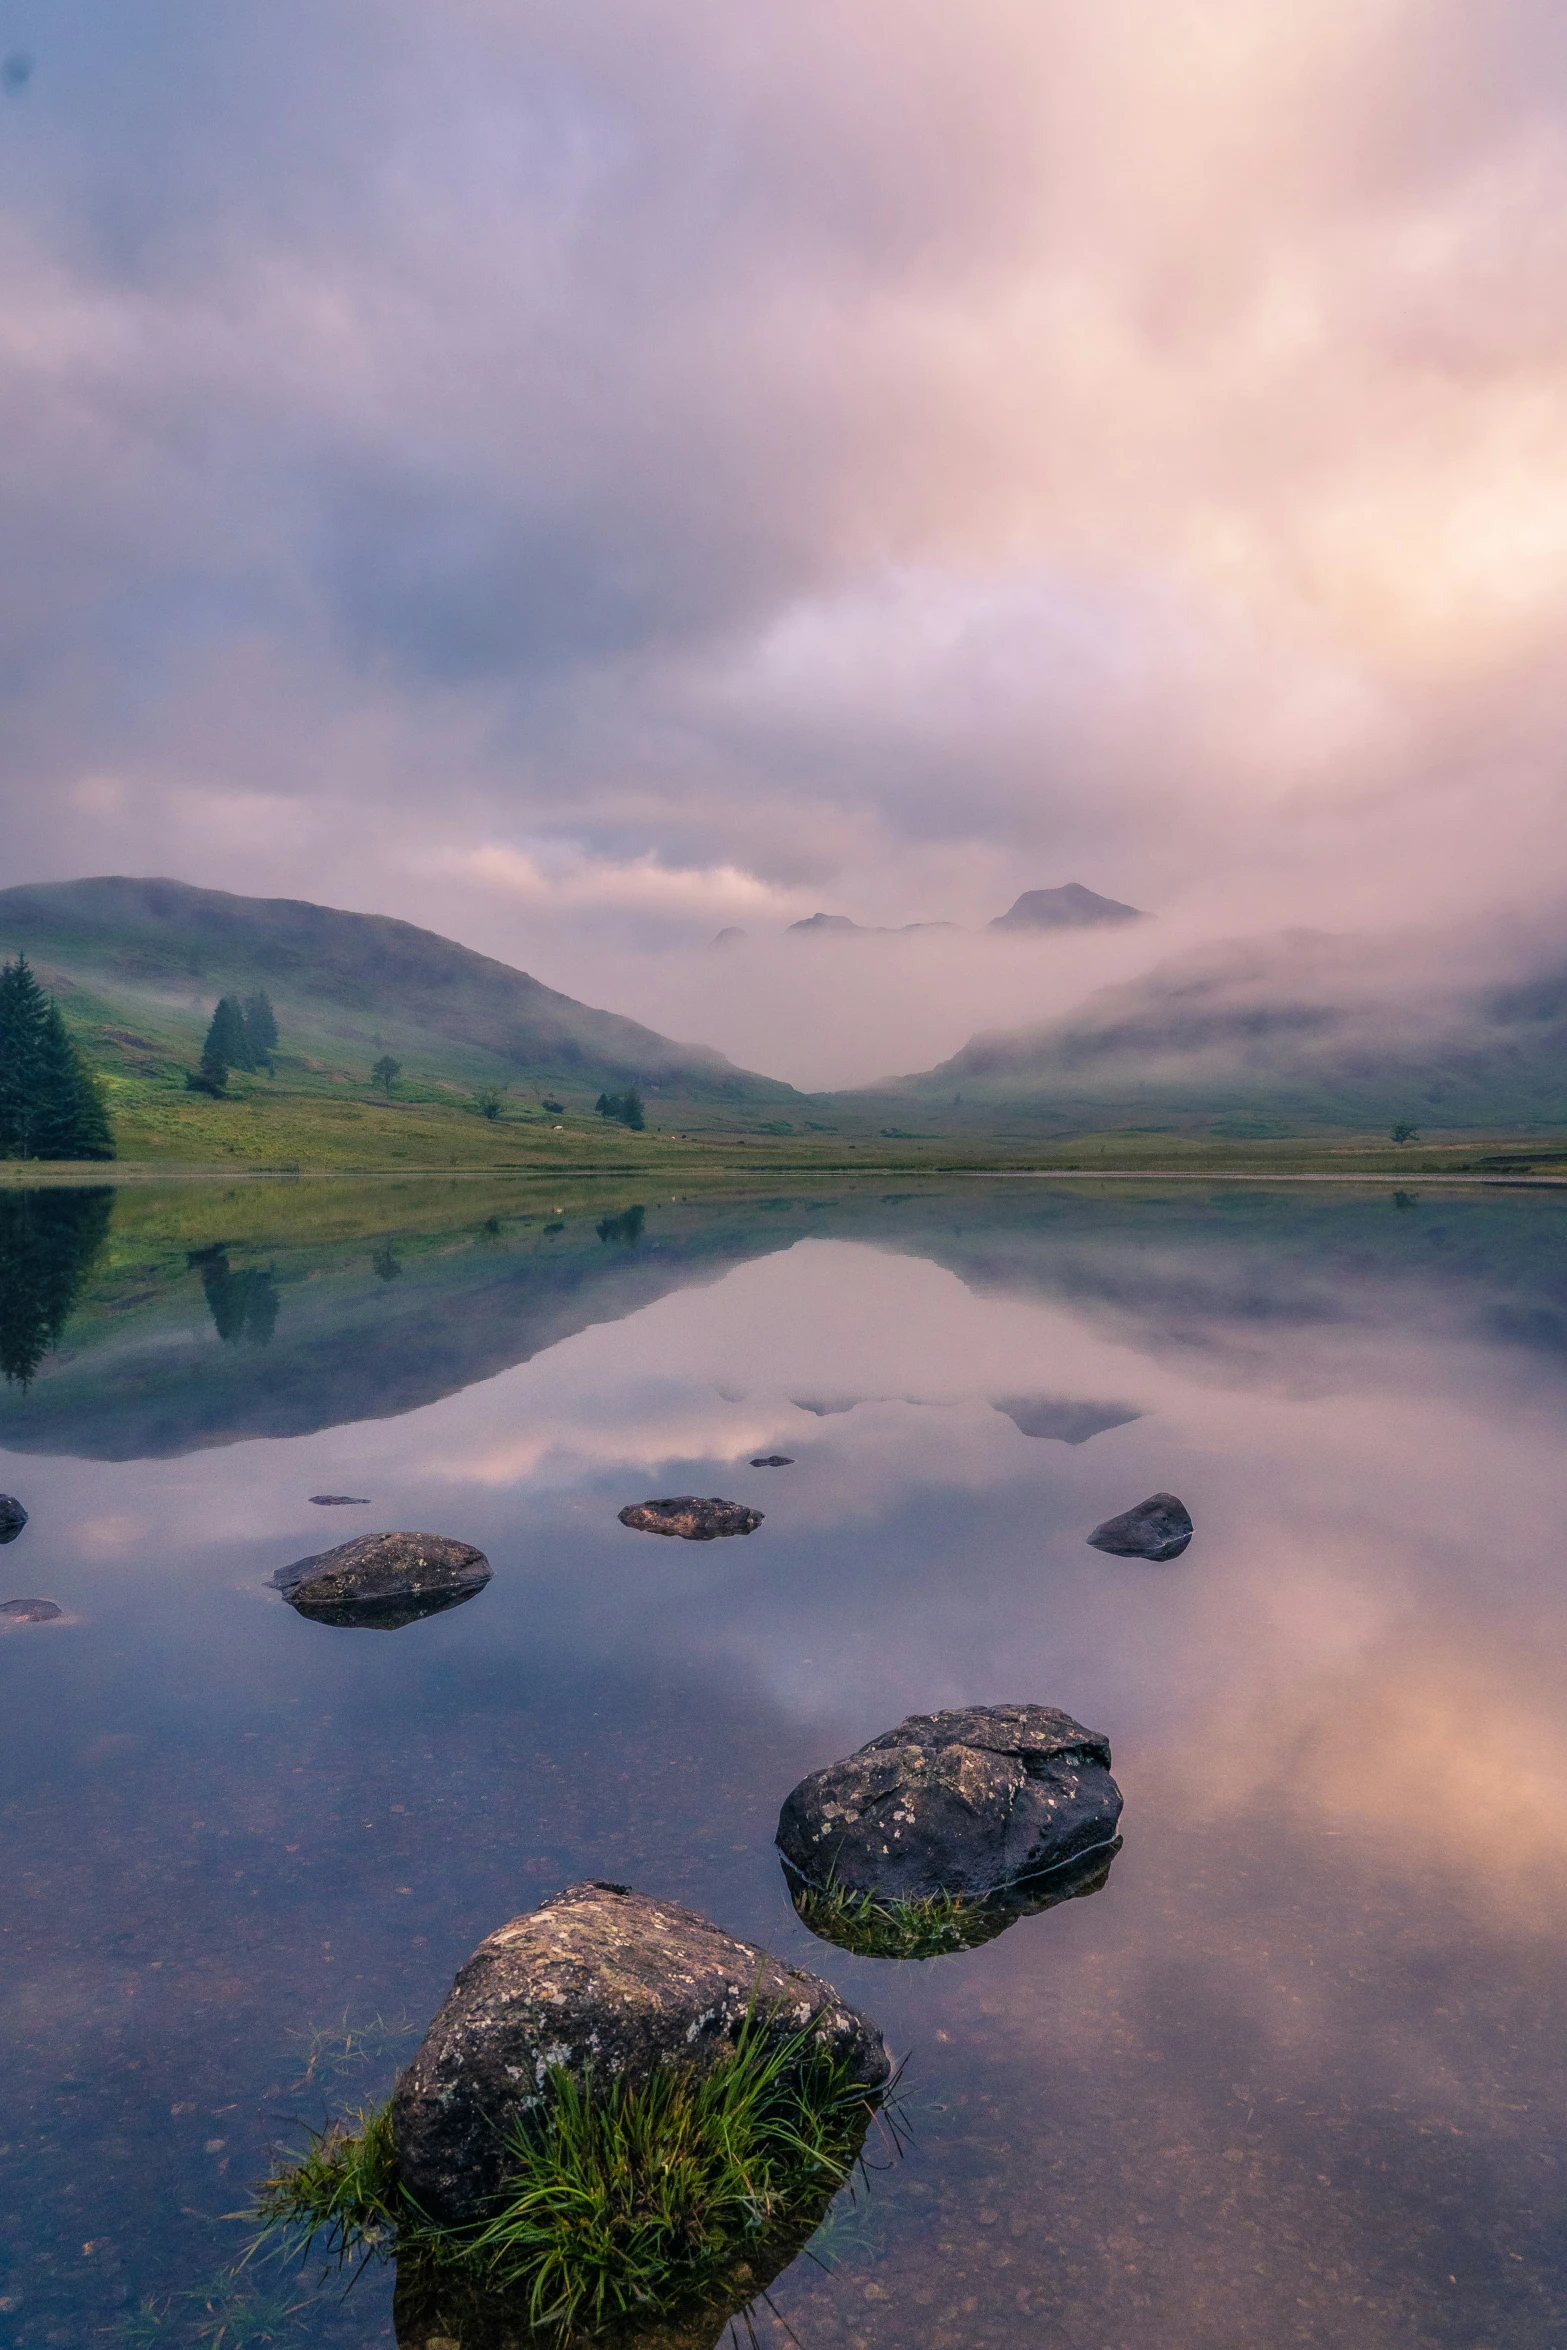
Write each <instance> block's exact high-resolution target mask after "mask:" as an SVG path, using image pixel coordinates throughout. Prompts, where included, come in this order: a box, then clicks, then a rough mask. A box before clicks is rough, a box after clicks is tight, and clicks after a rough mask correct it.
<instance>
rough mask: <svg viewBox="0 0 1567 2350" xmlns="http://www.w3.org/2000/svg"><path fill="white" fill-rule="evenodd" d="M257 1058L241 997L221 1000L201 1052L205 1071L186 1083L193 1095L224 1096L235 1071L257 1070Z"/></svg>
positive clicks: (229, 996)
mask: <svg viewBox="0 0 1567 2350" xmlns="http://www.w3.org/2000/svg"><path fill="white" fill-rule="evenodd" d="M255 1065H256V1063H255V1056H254V1055H253V1054H252V1052H251V1049H250V1043H249V1040H248V1038H247V1037H246V1035H245V1011H244V1006H243V1005H242V1004H241V1002H240V1000H239V998H238V996H237V995H226V996H223V997H221V998H220V999H219V1002H218V1006H217V1009H216V1010H215V1011H214V1013H213V1015H212V1018H211V1020H210V1022H209V1023H208V1026H207V1039H206V1042H205V1044H203V1046H202V1048H201V1068H200V1070H199V1072H198V1073H197V1074H196V1075H194V1076H191V1077H187V1078H186V1080H185V1083H186V1084H187V1086H189V1087H190V1088H191V1090H192V1091H193V1092H197V1093H211V1094H221V1093H222V1091H223V1089H224V1087H225V1086H226V1085H227V1083H228V1081H229V1071H230V1070H231V1069H253V1068H254V1067H255Z"/></svg>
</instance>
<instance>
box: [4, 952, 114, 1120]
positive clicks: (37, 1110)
mask: <svg viewBox="0 0 1567 2350" xmlns="http://www.w3.org/2000/svg"><path fill="white" fill-rule="evenodd" d="M0 1156H3V1157H5V1158H12V1159H112V1158H113V1156H114V1141H113V1138H112V1136H111V1134H110V1132H109V1116H108V1112H107V1110H106V1109H105V1107H104V1102H103V1096H102V1094H101V1093H100V1092H99V1090H98V1084H97V1080H96V1079H95V1078H94V1077H93V1076H92V1075H91V1074H90V1072H89V1071H88V1069H87V1068H86V1066H85V1065H84V1063H83V1061H82V1058H81V1055H80V1054H79V1053H78V1051H77V1049H76V1047H75V1045H74V1044H73V1043H72V1041H71V1036H70V1031H69V1030H68V1029H67V1027H66V1025H65V1022H64V1021H63V1020H62V1018H61V1017H60V1007H59V1005H58V1004H57V1003H55V1002H54V1000H53V998H52V997H50V996H46V995H45V994H44V991H43V989H42V988H41V987H40V986H39V984H38V982H37V980H36V979H35V978H34V977H33V974H32V972H31V971H30V970H29V968H28V963H27V957H26V956H25V955H18V956H17V958H16V961H15V962H14V963H7V964H6V965H5V966H4V968H3V969H0Z"/></svg>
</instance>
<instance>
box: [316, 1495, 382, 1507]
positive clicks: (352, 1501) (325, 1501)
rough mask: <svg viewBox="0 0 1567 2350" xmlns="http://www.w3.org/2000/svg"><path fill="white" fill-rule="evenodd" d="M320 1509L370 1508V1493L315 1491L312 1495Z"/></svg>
mask: <svg viewBox="0 0 1567 2350" xmlns="http://www.w3.org/2000/svg"><path fill="white" fill-rule="evenodd" d="M310 1498H311V1500H312V1501H313V1502H314V1503H315V1505H316V1507H317V1509H318V1510H346V1509H356V1510H358V1509H368V1508H369V1506H370V1496H369V1494H368V1493H313V1494H312V1495H311V1496H310Z"/></svg>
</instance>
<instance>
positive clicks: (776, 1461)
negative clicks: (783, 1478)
mask: <svg viewBox="0 0 1567 2350" xmlns="http://www.w3.org/2000/svg"><path fill="white" fill-rule="evenodd" d="M751 1466H752V1468H753V1469H792V1468H793V1467H794V1455H793V1453H789V1452H764V1453H763V1454H762V1455H761V1457H760V1459H759V1460H754V1461H753V1462H752V1463H751Z"/></svg>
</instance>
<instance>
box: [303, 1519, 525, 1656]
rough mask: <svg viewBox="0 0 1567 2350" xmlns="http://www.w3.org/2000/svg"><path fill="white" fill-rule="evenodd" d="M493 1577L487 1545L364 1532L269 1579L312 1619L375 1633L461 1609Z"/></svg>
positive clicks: (438, 1537)
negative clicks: (484, 1546)
mask: <svg viewBox="0 0 1567 2350" xmlns="http://www.w3.org/2000/svg"><path fill="white" fill-rule="evenodd" d="M489 1580H490V1562H489V1560H488V1559H487V1558H486V1557H485V1555H484V1553H483V1551H482V1550H475V1549H474V1547H473V1544H472V1543H471V1542H453V1541H452V1540H451V1539H450V1538H449V1537H448V1536H447V1535H445V1534H361V1535H360V1536H359V1537H358V1539H357V1540H356V1541H353V1542H340V1543H339V1544H338V1546H337V1548H336V1549H335V1550H323V1551H319V1552H318V1553H317V1554H316V1555H315V1556H314V1557H313V1558H305V1559H296V1560H295V1561H294V1563H293V1565H292V1566H290V1567H279V1569H278V1571H277V1573H276V1574H275V1575H274V1576H273V1577H272V1578H271V1581H272V1585H273V1588H274V1589H275V1590H277V1591H281V1592H282V1594H283V1597H284V1598H285V1599H286V1600H287V1601H288V1603H289V1606H290V1607H292V1608H295V1609H297V1611H298V1612H299V1614H300V1615H302V1616H308V1617H309V1618H310V1620H311V1622H312V1623H316V1624H338V1625H342V1626H348V1627H355V1628H358V1629H361V1630H366V1631H376V1632H395V1631H396V1630H397V1629H398V1628H399V1627H400V1626H401V1625H403V1624H411V1623H414V1622H415V1621H416V1620H417V1619H418V1618H419V1617H421V1616H433V1615H439V1614H440V1613H441V1611H442V1610H443V1609H445V1608H449V1607H460V1606H461V1605H462V1603H463V1601H464V1600H465V1599H472V1598H473V1597H474V1596H475V1595H476V1593H478V1592H480V1591H482V1590H483V1589H484V1586H485V1584H486V1583H488V1581H489Z"/></svg>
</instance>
